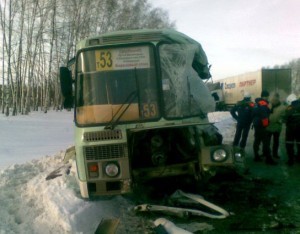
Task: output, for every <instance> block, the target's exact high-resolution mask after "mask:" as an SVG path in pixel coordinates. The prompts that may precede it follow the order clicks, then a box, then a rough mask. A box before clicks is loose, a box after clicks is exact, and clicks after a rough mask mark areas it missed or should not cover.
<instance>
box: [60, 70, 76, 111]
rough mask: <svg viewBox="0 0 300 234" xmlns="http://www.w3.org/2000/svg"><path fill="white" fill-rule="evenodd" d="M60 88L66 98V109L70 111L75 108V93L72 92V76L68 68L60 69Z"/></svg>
mask: <svg viewBox="0 0 300 234" xmlns="http://www.w3.org/2000/svg"><path fill="white" fill-rule="evenodd" d="M59 78H60V88H61V92H62V95H63V96H64V99H65V100H64V108H65V109H70V108H72V107H73V91H72V83H73V81H72V76H71V72H70V70H69V69H68V68H67V67H60V69H59Z"/></svg>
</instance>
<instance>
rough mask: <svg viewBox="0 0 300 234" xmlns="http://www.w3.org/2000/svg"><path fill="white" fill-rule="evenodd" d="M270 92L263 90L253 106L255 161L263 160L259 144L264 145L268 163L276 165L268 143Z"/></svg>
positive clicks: (264, 154)
mask: <svg viewBox="0 0 300 234" xmlns="http://www.w3.org/2000/svg"><path fill="white" fill-rule="evenodd" d="M268 98H269V92H268V91H266V90H263V91H262V92H261V97H260V98H256V99H255V106H254V108H253V127H254V143H253V152H254V161H261V160H262V159H261V156H260V155H259V146H260V144H261V143H262V145H263V156H265V157H266V163H267V164H269V165H276V162H275V161H274V160H273V159H272V157H271V153H270V147H269V145H268V138H267V126H268V125H269V115H270V112H271V111H270V108H269V102H268Z"/></svg>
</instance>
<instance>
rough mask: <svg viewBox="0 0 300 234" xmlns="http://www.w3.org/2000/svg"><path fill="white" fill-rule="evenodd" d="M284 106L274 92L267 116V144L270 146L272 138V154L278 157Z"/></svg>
mask: <svg viewBox="0 0 300 234" xmlns="http://www.w3.org/2000/svg"><path fill="white" fill-rule="evenodd" d="M285 109H286V108H285V106H284V105H282V104H281V102H280V96H279V94H278V93H275V94H274V96H273V97H272V99H271V113H270V116H269V121H270V122H269V126H268V127H267V145H269V146H271V140H272V138H273V145H272V147H271V148H272V156H273V158H277V159H278V158H279V156H278V149H279V136H280V133H281V129H282V121H283V117H284V114H285Z"/></svg>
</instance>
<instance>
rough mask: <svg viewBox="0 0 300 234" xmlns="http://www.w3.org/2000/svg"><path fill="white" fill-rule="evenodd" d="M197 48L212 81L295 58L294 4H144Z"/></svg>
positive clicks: (298, 31) (298, 26)
mask: <svg viewBox="0 0 300 234" xmlns="http://www.w3.org/2000/svg"><path fill="white" fill-rule="evenodd" d="M149 1H150V2H151V3H152V5H153V6H154V7H161V8H163V9H165V10H167V11H168V12H169V17H170V19H171V20H172V21H175V22H176V26H177V30H178V31H180V32H182V33H184V34H186V35H188V36H191V37H192V38H194V39H195V40H197V41H198V42H200V44H201V45H202V47H203V49H204V50H205V51H206V54H207V57H208V61H209V63H210V64H212V68H211V72H212V75H213V79H218V78H224V77H228V76H232V75H237V74H241V73H245V72H249V71H255V70H258V69H260V68H262V67H266V66H271V67H272V66H274V65H282V64H285V63H287V62H289V61H291V60H293V59H296V58H300V0H251V1H247V0H149Z"/></svg>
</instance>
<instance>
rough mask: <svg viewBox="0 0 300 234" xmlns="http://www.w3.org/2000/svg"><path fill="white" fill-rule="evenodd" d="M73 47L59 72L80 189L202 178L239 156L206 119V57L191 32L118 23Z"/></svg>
mask: <svg viewBox="0 0 300 234" xmlns="http://www.w3.org/2000/svg"><path fill="white" fill-rule="evenodd" d="M76 50H77V52H76V56H75V59H74V60H73V65H72V66H69V67H61V68H60V79H61V87H62V93H63V96H64V98H65V101H64V106H65V108H73V107H74V110H75V111H74V118H75V150H76V156H75V158H76V165H77V174H78V182H79V185H80V191H81V195H82V197H84V198H88V197H91V196H99V195H116V194H124V193H128V192H130V191H131V190H132V186H133V184H135V183H143V182H145V181H149V180H155V179H160V178H170V179H171V178H174V177H178V176H181V177H193V178H195V179H201V178H203V176H205V174H207V173H210V172H211V171H214V170H216V169H217V168H218V167H224V166H225V167H235V166H236V165H237V163H240V162H241V161H242V160H243V156H242V155H241V154H240V153H235V152H233V149H232V147H230V146H229V145H223V144H222V139H221V138H222V137H221V136H220V134H218V133H217V131H215V129H214V127H213V125H212V124H211V123H209V121H208V118H207V113H208V112H211V111H214V108H215V102H214V100H213V98H212V96H211V94H210V92H209V90H208V89H207V87H206V85H205V82H204V81H203V80H206V79H208V78H209V77H210V72H209V64H208V61H207V57H206V54H205V52H204V51H203V49H202V47H201V45H200V44H199V43H198V42H196V41H195V40H193V39H191V38H190V37H188V36H186V35H184V34H182V33H179V32H177V31H175V30H170V29H163V30H132V31H118V32H111V33H105V34H102V35H99V36H97V37H92V38H88V39H85V40H83V41H81V42H79V43H78V45H77V48H76Z"/></svg>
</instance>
